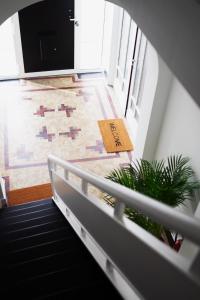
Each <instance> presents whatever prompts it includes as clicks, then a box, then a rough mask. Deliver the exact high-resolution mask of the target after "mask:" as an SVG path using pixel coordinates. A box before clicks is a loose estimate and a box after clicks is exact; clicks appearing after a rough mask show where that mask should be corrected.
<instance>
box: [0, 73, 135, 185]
mask: <svg viewBox="0 0 200 300" xmlns="http://www.w3.org/2000/svg"><path fill="white" fill-rule="evenodd" d="M117 117H120V113H119V110H118V109H117V107H116V104H115V103H114V101H113V99H112V98H111V96H110V92H109V90H108V88H107V87H106V85H105V82H104V79H102V78H99V79H84V80H83V79H78V77H77V76H76V75H75V76H67V77H54V78H45V79H32V80H20V81H10V82H2V83H0V140H1V143H0V168H1V175H3V176H4V177H5V178H6V180H7V188H8V189H10V190H13V189H18V188H24V187H28V186H33V185H38V184H43V183H47V182H49V174H48V169H47V156H48V154H50V153H52V154H55V155H57V156H59V157H60V158H62V159H64V160H67V161H69V162H72V163H74V164H75V165H77V166H80V167H81V168H83V169H85V170H89V171H91V172H93V173H95V174H98V175H101V176H105V175H106V174H108V172H109V171H110V170H111V169H113V168H117V167H119V165H120V164H123V163H127V162H129V161H130V157H131V153H127V152H123V153H118V154H117V153H113V154H107V153H106V152H105V149H104V146H103V143H102V138H101V135H100V131H99V128H98V124H97V120H101V119H108V118H117Z"/></svg>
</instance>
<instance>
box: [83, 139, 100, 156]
mask: <svg viewBox="0 0 200 300" xmlns="http://www.w3.org/2000/svg"><path fill="white" fill-rule="evenodd" d="M86 149H88V150H93V151H96V152H99V153H100V154H101V153H103V150H104V145H103V142H102V141H100V140H97V141H96V145H95V146H87V147H86Z"/></svg>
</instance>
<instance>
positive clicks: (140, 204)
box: [48, 155, 200, 246]
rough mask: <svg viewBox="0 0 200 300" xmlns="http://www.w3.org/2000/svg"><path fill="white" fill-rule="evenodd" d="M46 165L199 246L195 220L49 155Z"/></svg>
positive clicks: (198, 225)
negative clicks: (106, 194) (65, 173)
mask: <svg viewBox="0 0 200 300" xmlns="http://www.w3.org/2000/svg"><path fill="white" fill-rule="evenodd" d="M48 164H49V169H50V170H54V168H55V164H56V165H59V166H61V167H63V169H64V170H65V171H67V172H71V173H73V174H74V175H77V176H79V177H80V178H82V180H84V181H85V182H87V183H90V184H92V185H93V186H95V187H97V188H99V189H100V190H102V191H104V192H106V193H108V194H109V195H111V196H113V197H115V198H116V199H117V200H118V201H120V202H121V203H122V204H125V205H126V206H128V207H131V208H134V209H137V210H140V211H142V212H143V213H144V214H145V215H147V216H148V217H151V218H152V219H153V220H154V221H156V222H158V223H161V224H163V225H164V226H166V227H167V228H169V229H174V230H176V231H177V232H179V233H180V234H182V235H183V236H184V237H185V238H188V239H189V240H190V241H192V242H194V243H195V244H197V245H199V246H200V222H199V220H198V219H197V218H195V217H190V216H187V215H185V214H184V213H182V212H179V211H177V210H175V209H173V208H171V207H169V206H167V205H165V204H163V203H160V202H159V201H157V200H154V199H152V198H150V197H148V196H145V195H143V194H140V193H138V192H136V191H133V190H130V189H128V188H126V187H124V186H122V185H119V184H117V183H114V182H112V181H109V180H108V179H105V178H102V177H98V176H96V175H94V174H91V173H89V172H85V171H84V170H81V169H80V168H78V167H76V166H74V165H72V164H70V163H69V162H66V161H64V160H61V159H59V158H57V157H56V156H54V155H49V157H48ZM119 215H120V214H119ZM116 217H117V214H116ZM119 220H120V217H119Z"/></svg>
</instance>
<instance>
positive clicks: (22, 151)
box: [16, 145, 33, 160]
mask: <svg viewBox="0 0 200 300" xmlns="http://www.w3.org/2000/svg"><path fill="white" fill-rule="evenodd" d="M16 156H17V158H19V159H26V160H29V159H30V158H31V157H32V156H33V152H28V151H27V150H26V146H25V145H20V148H18V149H17V152H16Z"/></svg>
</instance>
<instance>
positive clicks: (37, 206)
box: [0, 199, 122, 300]
mask: <svg viewBox="0 0 200 300" xmlns="http://www.w3.org/2000/svg"><path fill="white" fill-rule="evenodd" d="M0 231H1V232H0V241H1V245H0V257H1V273H2V275H3V276H2V279H1V298H2V299H10V298H11V299H12V298H13V291H14V293H15V298H17V299H18V298H19V299H21V300H23V299H24V300H25V299H26V300H27V299H38V300H39V299H70V300H71V299H80V298H86V299H97V298H98V299H99V297H100V299H103V298H107V297H108V296H109V298H112V299H116V300H117V299H122V298H121V296H119V294H118V293H117V292H116V290H115V289H114V288H113V286H112V284H111V283H110V282H109V280H108V279H107V278H106V276H105V274H104V273H103V272H102V270H101V269H100V267H99V266H98V265H97V263H96V262H95V260H94V259H93V257H92V256H91V254H90V253H89V251H88V250H87V249H86V248H85V246H84V244H83V243H82V242H81V240H80V238H79V237H78V236H77V235H76V233H75V232H74V230H73V228H72V227H71V225H70V224H69V223H68V222H67V221H66V219H65V218H64V217H63V215H62V214H61V212H60V211H59V210H58V208H57V207H56V206H55V204H54V203H53V202H52V200H51V199H46V200H42V201H35V202H31V203H29V204H23V205H18V206H15V207H11V208H7V209H4V210H2V211H1V212H0ZM11 287H12V288H11Z"/></svg>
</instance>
